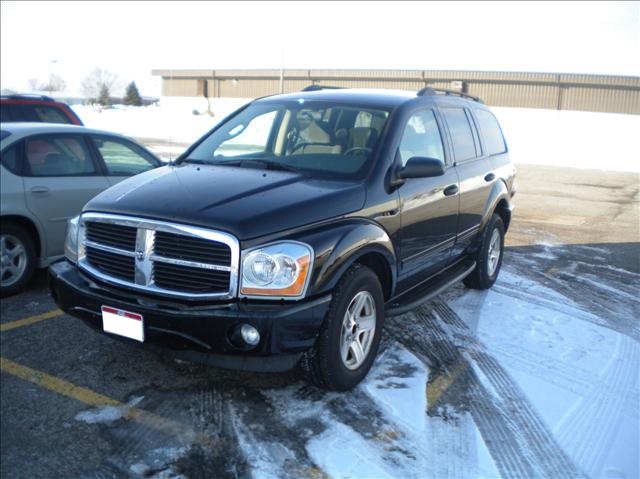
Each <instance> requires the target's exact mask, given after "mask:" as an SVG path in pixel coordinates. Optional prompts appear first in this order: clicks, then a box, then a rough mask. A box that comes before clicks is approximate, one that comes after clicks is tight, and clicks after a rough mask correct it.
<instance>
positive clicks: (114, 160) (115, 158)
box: [94, 138, 154, 176]
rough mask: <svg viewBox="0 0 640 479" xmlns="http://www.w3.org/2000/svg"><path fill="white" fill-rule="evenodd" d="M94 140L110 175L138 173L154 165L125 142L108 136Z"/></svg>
mask: <svg viewBox="0 0 640 479" xmlns="http://www.w3.org/2000/svg"><path fill="white" fill-rule="evenodd" d="M94 141H95V144H96V146H97V147H98V150H99V151H100V155H102V159H103V160H104V163H105V165H106V166H107V171H108V172H109V175H113V176H131V175H137V174H138V173H142V172H143V171H147V170H150V169H151V168H153V167H154V164H153V163H151V161H149V160H148V159H147V158H145V157H144V156H142V155H141V154H140V153H138V152H137V151H135V149H134V148H133V147H132V146H130V145H127V144H125V143H124V142H120V141H117V140H111V139H106V138H94Z"/></svg>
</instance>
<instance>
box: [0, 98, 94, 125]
mask: <svg viewBox="0 0 640 479" xmlns="http://www.w3.org/2000/svg"><path fill="white" fill-rule="evenodd" d="M0 115H1V116H2V118H1V119H0V122H2V123H9V122H37V123H65V124H69V125H79V126H82V125H83V123H82V121H81V120H80V118H79V117H78V115H76V114H75V112H74V111H73V110H72V109H71V108H69V105H67V104H66V103H62V102H60V101H56V100H54V99H53V98H50V97H48V96H41V95H7V96H2V97H0Z"/></svg>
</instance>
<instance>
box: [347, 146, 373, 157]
mask: <svg viewBox="0 0 640 479" xmlns="http://www.w3.org/2000/svg"><path fill="white" fill-rule="evenodd" d="M372 151H373V149H372V148H367V147H366V146H354V147H353V148H349V149H348V150H346V151H345V152H344V153H343V155H353V156H364V155H368V154H369V153H371V152H372Z"/></svg>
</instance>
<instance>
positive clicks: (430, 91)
mask: <svg viewBox="0 0 640 479" xmlns="http://www.w3.org/2000/svg"><path fill="white" fill-rule="evenodd" d="M440 94H442V95H455V96H459V97H461V98H469V99H470V100H473V101H477V102H478V103H484V102H483V101H482V100H481V99H480V98H478V97H477V96H471V95H468V94H466V93H463V92H461V91H456V90H447V89H445V88H434V87H431V86H428V87H425V88H423V89H422V90H419V91H418V93H417V95H418V96H431V95H440Z"/></svg>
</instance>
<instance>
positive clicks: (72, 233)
mask: <svg viewBox="0 0 640 479" xmlns="http://www.w3.org/2000/svg"><path fill="white" fill-rule="evenodd" d="M79 221H80V216H76V217H74V218H71V219H70V220H69V221H67V236H66V238H65V240H64V255H65V256H66V258H67V259H68V260H69V261H71V262H72V263H77V262H78V223H79Z"/></svg>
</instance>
